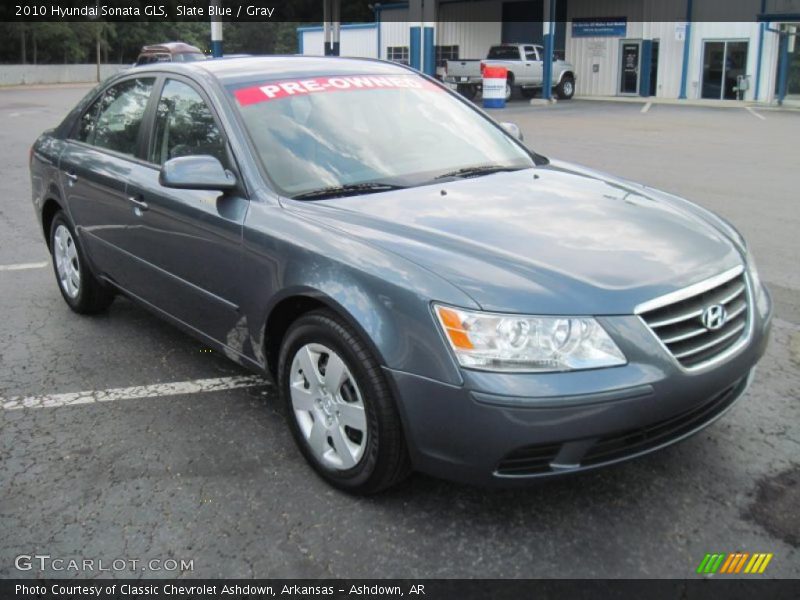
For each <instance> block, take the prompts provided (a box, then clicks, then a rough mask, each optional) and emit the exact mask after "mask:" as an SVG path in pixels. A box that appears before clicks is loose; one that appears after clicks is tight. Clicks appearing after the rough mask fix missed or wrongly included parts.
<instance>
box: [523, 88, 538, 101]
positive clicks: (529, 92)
mask: <svg viewBox="0 0 800 600" xmlns="http://www.w3.org/2000/svg"><path fill="white" fill-rule="evenodd" d="M519 92H520V94H522V97H523V98H527V99H531V98H536V94H537V93H538V92H539V90H537V89H536V88H520V90H519Z"/></svg>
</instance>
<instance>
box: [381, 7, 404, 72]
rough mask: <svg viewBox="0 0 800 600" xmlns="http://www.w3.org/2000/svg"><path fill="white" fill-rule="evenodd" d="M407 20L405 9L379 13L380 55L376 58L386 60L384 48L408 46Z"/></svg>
mask: <svg viewBox="0 0 800 600" xmlns="http://www.w3.org/2000/svg"><path fill="white" fill-rule="evenodd" d="M407 19H408V9H407V8H396V9H391V10H383V11H381V55H380V56H379V57H378V58H382V59H384V60H386V48H388V47H390V46H409V24H408V22H407V21H406V20H407ZM410 51H411V48H409V52H410Z"/></svg>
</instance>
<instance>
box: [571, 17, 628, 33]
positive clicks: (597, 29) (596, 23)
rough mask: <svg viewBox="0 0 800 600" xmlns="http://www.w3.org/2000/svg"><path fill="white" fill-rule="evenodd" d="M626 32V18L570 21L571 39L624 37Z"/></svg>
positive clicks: (588, 18) (595, 18)
mask: <svg viewBox="0 0 800 600" xmlns="http://www.w3.org/2000/svg"><path fill="white" fill-rule="evenodd" d="M627 30H628V18H627V17H584V18H579V19H572V37H625V34H626V32H627Z"/></svg>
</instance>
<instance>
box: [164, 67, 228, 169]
mask: <svg viewBox="0 0 800 600" xmlns="http://www.w3.org/2000/svg"><path fill="white" fill-rule="evenodd" d="M198 154H207V155H211V156H213V157H214V158H216V159H218V160H219V161H220V162H221V163H223V164H225V163H226V162H227V161H226V159H225V143H224V141H223V138H222V134H221V133H220V130H219V127H217V123H216V121H215V120H214V116H213V115H212V114H211V110H210V109H209V108H208V105H207V104H206V103H205V101H204V100H203V98H202V97H201V96H200V94H198V93H197V91H195V90H194V88H192V87H191V86H189V85H187V84H185V83H182V82H180V81H176V80H174V79H168V80H167V83H166V84H165V85H164V91H163V92H162V93H161V99H160V100H159V102H158V108H157V109H156V122H155V127H154V128H153V140H152V143H151V150H150V156H149V160H150V162H152V163H155V164H159V165H160V164H163V163H165V162H166V161H168V160H169V159H171V158H177V157H179V156H193V155H198Z"/></svg>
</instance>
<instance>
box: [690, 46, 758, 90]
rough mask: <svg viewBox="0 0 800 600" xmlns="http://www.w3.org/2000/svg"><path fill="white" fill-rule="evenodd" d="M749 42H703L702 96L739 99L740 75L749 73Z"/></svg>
mask: <svg viewBox="0 0 800 600" xmlns="http://www.w3.org/2000/svg"><path fill="white" fill-rule="evenodd" d="M747 46H748V43H747V42H739V41H719V42H716V41H714V42H704V43H703V85H702V88H701V94H700V95H701V97H703V98H710V99H714V100H738V99H739V97H738V86H739V76H742V77H744V76H746V75H747Z"/></svg>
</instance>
